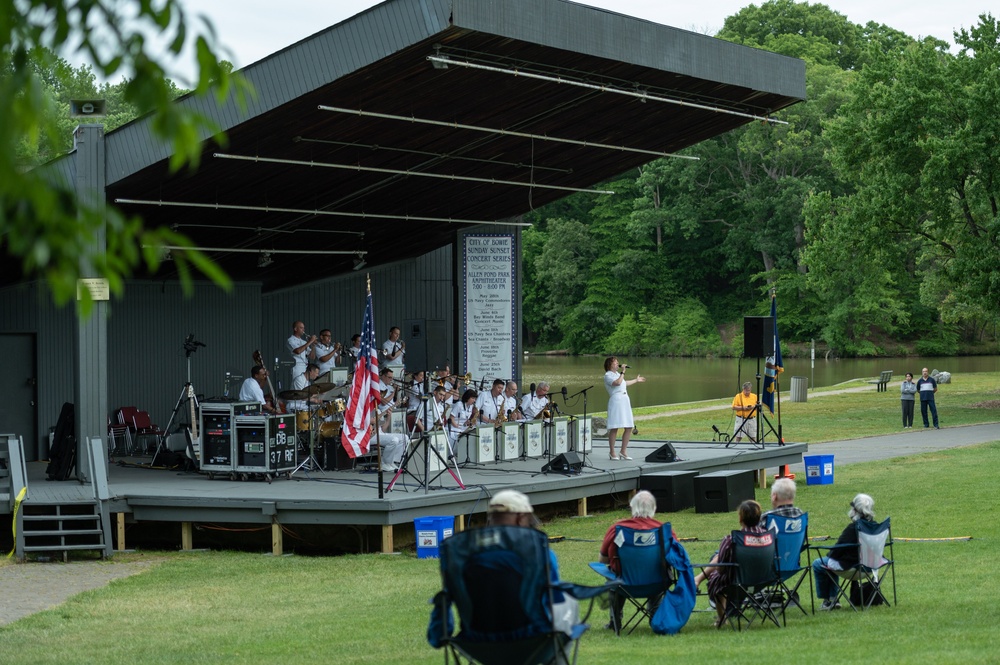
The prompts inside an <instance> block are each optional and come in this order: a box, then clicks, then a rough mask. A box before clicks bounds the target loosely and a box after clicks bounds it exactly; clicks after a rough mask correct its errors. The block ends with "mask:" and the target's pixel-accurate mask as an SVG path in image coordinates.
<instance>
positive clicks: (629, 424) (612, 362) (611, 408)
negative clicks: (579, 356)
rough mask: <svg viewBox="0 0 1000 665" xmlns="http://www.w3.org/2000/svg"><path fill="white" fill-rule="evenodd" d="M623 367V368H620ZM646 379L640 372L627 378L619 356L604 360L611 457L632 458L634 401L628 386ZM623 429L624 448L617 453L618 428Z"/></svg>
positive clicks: (615, 458) (614, 458)
mask: <svg viewBox="0 0 1000 665" xmlns="http://www.w3.org/2000/svg"><path fill="white" fill-rule="evenodd" d="M619 368H621V369H619ZM645 380H646V379H645V378H644V377H643V376H642V375H641V374H640V375H638V376H636V377H635V378H634V379H629V380H625V367H623V366H621V365H619V363H618V358H615V357H614V356H609V357H608V358H607V359H606V360H605V361H604V387H605V388H607V389H608V445H610V446H611V451H610V455H609V456H610V458H611V459H613V460H617V459H627V460H630V459H632V458H631V457H629V456H628V440H629V439H630V438H632V428H633V427H635V422H634V421H633V419H632V401H631V400H630V399H629V398H628V390H627V386H631V385H632V384H635V383H643V382H644V381H645ZM619 428H621V429H622V448H621V451H620V452H619V453H618V454H617V455H615V439H616V438H617V437H618V429H619Z"/></svg>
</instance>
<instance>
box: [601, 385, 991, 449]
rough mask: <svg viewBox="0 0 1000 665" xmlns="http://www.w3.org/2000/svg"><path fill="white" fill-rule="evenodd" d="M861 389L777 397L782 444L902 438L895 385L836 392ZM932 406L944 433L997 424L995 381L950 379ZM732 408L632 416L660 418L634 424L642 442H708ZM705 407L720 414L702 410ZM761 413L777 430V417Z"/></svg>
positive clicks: (671, 408) (650, 410)
mask: <svg viewBox="0 0 1000 665" xmlns="http://www.w3.org/2000/svg"><path fill="white" fill-rule="evenodd" d="M861 387H866V384H865V383H864V381H850V382H847V383H845V384H841V385H838V386H833V387H830V388H826V389H822V388H821V389H818V390H811V391H809V394H808V401H806V402H792V401H791V400H790V399H789V395H788V393H787V392H785V393H782V399H781V405H780V414H781V429H782V435H783V437H784V439H785V441H786V442H788V443H791V442H797V443H818V442H822V441H837V440H843V439H856V438H860V437H865V436H878V435H882V434H895V433H897V432H902V431H903V426H902V425H903V424H902V414H901V409H900V400H899V382H898V381H895V382H893V383H890V384H889V387H888V390H887V391H886V392H881V393H880V392H875V388H874V386H870V387H868V389H866V390H863V391H861V392H840V391H843V390H845V389H851V388H861ZM935 401H936V403H937V408H938V416H939V418H940V421H941V425H942V426H943V427H951V426H955V425H974V424H980V423H991V422H998V421H1000V375H998V374H997V373H996V372H982V373H973V374H960V375H957V376H953V377H952V383H949V384H945V385H942V386H941V387H940V388H939V390H938V392H937V395H936V398H935ZM731 403H732V399H724V400H706V401H702V402H694V403H689V404H682V405H676V406H675V405H666V406H660V407H644V408H642V409H636V410H635V414H636V416H651V415H652V416H655V415H656V414H662V415H661V416H660V417H654V418H651V419H648V420H646V419H641V420H639V421H638V422H637V423H636V424H637V426H638V427H639V433H640V435H641V438H644V439H647V438H656V439H672V440H675V441H709V440H711V438H712V425H716V426H717V427H718V428H719V429H720V430H722V431H726V432H730V433H731V432H732V429H733V425H732V423H733V418H732V410H731V409H729V406H730V404H731ZM708 407H722V408H720V409H718V410H705V409H706V408H708ZM765 413H766V414H767V417H768V418H769V419H770V420H771V423H772V424H773V425H774V428H775V430H777V428H778V414H777V413H776V414H774V415H771V414H770V413H768V412H767V411H765ZM668 414H669V415H668ZM602 415H603V414H602ZM913 422H914V427H922V426H923V424H922V422H921V420H920V403H919V402H917V404H916V405H915V410H914V421H913ZM771 440H773V438H772V439H771Z"/></svg>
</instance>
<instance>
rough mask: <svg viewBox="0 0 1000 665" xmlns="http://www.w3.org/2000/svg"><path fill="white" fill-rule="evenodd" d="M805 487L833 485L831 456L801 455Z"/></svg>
mask: <svg viewBox="0 0 1000 665" xmlns="http://www.w3.org/2000/svg"><path fill="white" fill-rule="evenodd" d="M802 463H803V464H805V467H806V485H832V484H833V455H803V456H802Z"/></svg>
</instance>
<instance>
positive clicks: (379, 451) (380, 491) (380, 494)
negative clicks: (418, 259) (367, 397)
mask: <svg viewBox="0 0 1000 665" xmlns="http://www.w3.org/2000/svg"><path fill="white" fill-rule="evenodd" d="M365 289H366V292H365V297H366V298H367V297H368V296H370V295H371V294H372V276H371V273H365ZM366 362H369V363H370V362H371V356H369V357H368V358H367V359H366ZM379 402H380V400H378V399H376V400H375V449H376V453H377V454H376V457H375V461H376V462H377V463H378V498H380V499H384V498H385V490H384V487H383V482H384V480H385V479H384V478H383V476H382V437H381V436H380V432H381V431H382V426H381V424H380V423H379V421H378V417H379V410H378V407H379Z"/></svg>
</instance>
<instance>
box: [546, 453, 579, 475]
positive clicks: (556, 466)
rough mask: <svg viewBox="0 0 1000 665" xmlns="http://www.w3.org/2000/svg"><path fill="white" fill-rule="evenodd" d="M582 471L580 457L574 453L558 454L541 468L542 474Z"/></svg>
mask: <svg viewBox="0 0 1000 665" xmlns="http://www.w3.org/2000/svg"><path fill="white" fill-rule="evenodd" d="M581 471H583V462H582V461H581V460H580V456H579V455H577V454H576V453H574V452H568V453H560V454H559V455H556V456H555V457H553V458H552V460H551V461H550V462H548V463H547V464H546V465H545V466H543V467H542V473H565V474H571V473H580V472H581Z"/></svg>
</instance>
